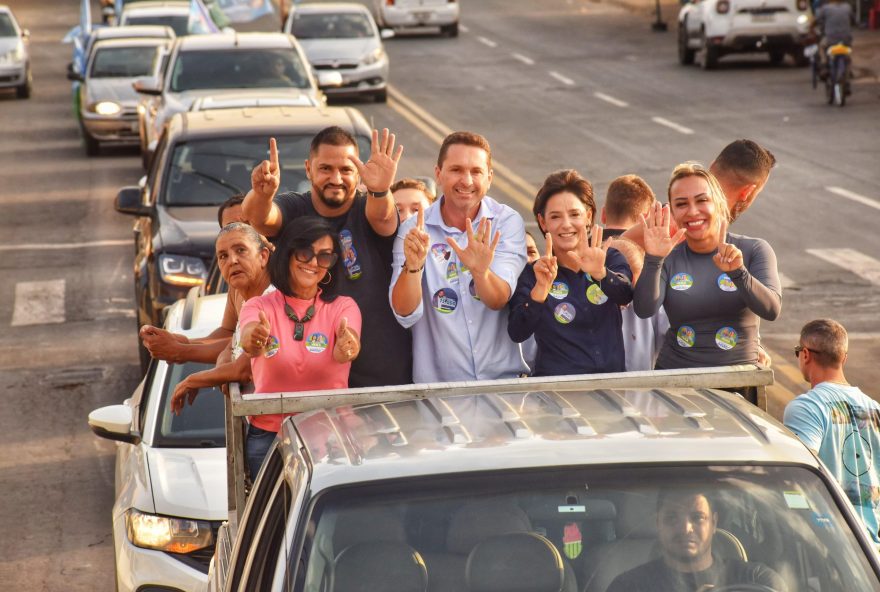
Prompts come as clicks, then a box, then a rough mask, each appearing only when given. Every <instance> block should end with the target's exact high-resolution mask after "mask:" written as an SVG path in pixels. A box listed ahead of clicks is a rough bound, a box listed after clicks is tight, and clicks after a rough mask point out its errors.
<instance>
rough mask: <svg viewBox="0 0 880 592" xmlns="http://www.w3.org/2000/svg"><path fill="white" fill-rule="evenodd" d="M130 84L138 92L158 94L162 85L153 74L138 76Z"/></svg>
mask: <svg viewBox="0 0 880 592" xmlns="http://www.w3.org/2000/svg"><path fill="white" fill-rule="evenodd" d="M131 86H132V87H133V88H134V90H135V91H136V92H139V93H141V94H142V95H153V96H158V95H161V94H162V85H161V84H160V83H159V79H158V78H156V77H155V76H148V77H146V78H138V79H137V80H135V81H134V82H132V83H131Z"/></svg>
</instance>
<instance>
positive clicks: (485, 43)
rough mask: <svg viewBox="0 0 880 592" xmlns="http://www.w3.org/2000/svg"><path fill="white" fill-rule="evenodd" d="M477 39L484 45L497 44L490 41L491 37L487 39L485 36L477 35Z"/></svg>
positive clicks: (495, 45)
mask: <svg viewBox="0 0 880 592" xmlns="http://www.w3.org/2000/svg"><path fill="white" fill-rule="evenodd" d="M477 41H479V42H480V43H482V44H483V45H485V46H486V47H491V48H495V47H498V44H497V43H495V42H494V41H492V40H491V39H487V38H485V37H477Z"/></svg>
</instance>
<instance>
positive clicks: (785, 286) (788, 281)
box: [779, 271, 797, 290]
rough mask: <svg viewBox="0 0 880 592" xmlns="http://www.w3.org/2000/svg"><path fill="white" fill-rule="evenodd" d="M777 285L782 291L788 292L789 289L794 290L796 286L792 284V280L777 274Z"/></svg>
mask: <svg viewBox="0 0 880 592" xmlns="http://www.w3.org/2000/svg"><path fill="white" fill-rule="evenodd" d="M779 283H780V285H782V289H783V290H788V289H789V288H794V287H795V286H796V285H797V284H795V283H794V280H793V279H791V278H790V277H788V276H787V275H785V274H784V273H782V272H781V271H780V272H779Z"/></svg>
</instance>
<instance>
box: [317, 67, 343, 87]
mask: <svg viewBox="0 0 880 592" xmlns="http://www.w3.org/2000/svg"><path fill="white" fill-rule="evenodd" d="M318 86H319V87H320V88H327V87H328V86H342V74H340V73H339V72H328V71H321V72H318Z"/></svg>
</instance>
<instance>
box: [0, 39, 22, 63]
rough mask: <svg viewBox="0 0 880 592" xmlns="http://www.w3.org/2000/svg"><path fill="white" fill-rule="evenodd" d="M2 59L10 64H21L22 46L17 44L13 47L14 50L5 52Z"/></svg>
mask: <svg viewBox="0 0 880 592" xmlns="http://www.w3.org/2000/svg"><path fill="white" fill-rule="evenodd" d="M4 57H5V58H6V59H7V60H9V61H10V62H23V61H24V45H22V44H21V43H19V44H18V45H16V46H15V48H14V49H12V50H10V51H8V52H6V54H4Z"/></svg>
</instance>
